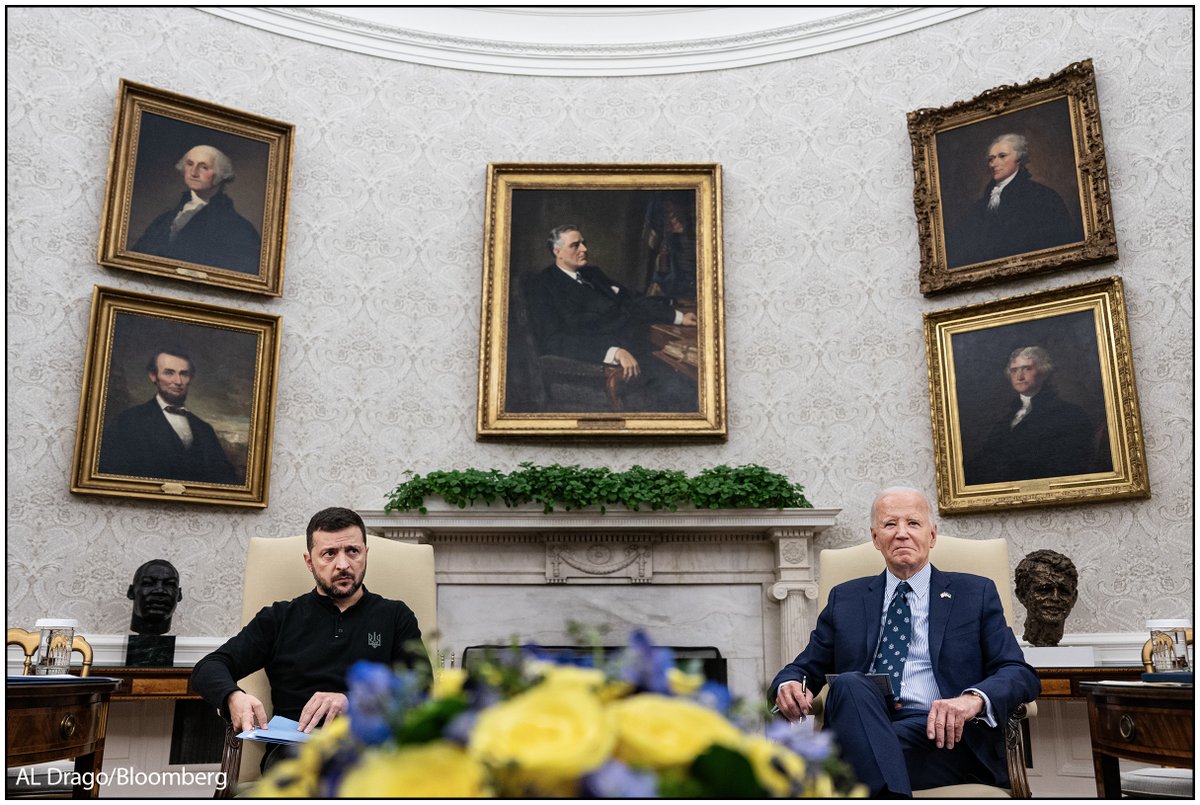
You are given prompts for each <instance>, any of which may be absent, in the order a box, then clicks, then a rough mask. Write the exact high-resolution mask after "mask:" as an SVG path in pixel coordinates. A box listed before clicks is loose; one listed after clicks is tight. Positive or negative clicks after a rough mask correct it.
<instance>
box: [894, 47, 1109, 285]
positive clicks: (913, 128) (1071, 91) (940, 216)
mask: <svg viewBox="0 0 1200 805" xmlns="http://www.w3.org/2000/svg"><path fill="white" fill-rule="evenodd" d="M1056 101H1060V102H1065V103H1066V105H1067V109H1068V113H1069V118H1070V126H1071V131H1070V138H1071V140H1072V146H1073V150H1074V161H1075V165H1074V174H1075V181H1076V184H1077V191H1078V196H1079V206H1080V210H1081V215H1082V225H1083V234H1084V236H1083V240H1082V241H1079V242H1075V243H1067V244H1063V245H1060V246H1056V247H1054V248H1047V249H1040V250H1037V251H1031V252H1024V253H1021V254H1013V255H1010V256H1005V257H1000V258H997V259H990V260H987V261H984V262H978V263H974V264H970V265H963V266H958V267H954V268H951V267H950V266H949V261H948V259H947V245H946V238H947V217H948V216H947V213H948V210H947V207H946V205H945V204H944V200H943V198H942V192H941V188H942V184H941V173H942V171H943V169H944V168H945V166H944V165H942V164H940V163H939V157H938V135H941V134H945V133H947V132H951V131H954V130H957V129H962V128H964V127H970V126H975V125H979V124H990V123H991V122H992V121H996V120H998V119H1000V118H1001V117H1002V116H1005V115H1008V114H1010V113H1016V112H1021V111H1023V110H1030V109H1032V108H1033V107H1036V106H1039V105H1041V104H1047V103H1053V102H1056ZM908 131H909V137H910V138H911V140H912V152H913V206H914V207H915V209H916V216H917V232H918V239H919V242H920V248H921V271H920V282H921V293H923V294H925V295H926V296H929V295H932V294H938V293H943V292H945V291H951V290H954V289H956V288H965V287H972V286H979V285H986V284H991V283H995V282H1002V281H1005V280H1010V279H1014V278H1016V277H1024V276H1028V275H1031V274H1040V273H1044V272H1049V271H1058V270H1061V269H1065V268H1071V267H1076V266H1082V265H1087V264H1089V263H1096V262H1102V261H1105V260H1115V259H1116V258H1117V235H1116V229H1115V227H1114V225H1113V212H1112V200H1111V196H1110V194H1109V186H1108V165H1107V162H1106V160H1105V156H1104V132H1103V130H1102V128H1101V125H1100V104H1099V101H1098V99H1097V95H1096V75H1095V72H1094V70H1093V68H1092V62H1091V60H1090V59H1087V60H1085V61H1081V62H1076V63H1075V64H1072V65H1070V66H1069V67H1067V68H1066V69H1064V70H1061V71H1059V72H1057V73H1055V74H1054V75H1052V76H1050V77H1048V78H1041V79H1036V80H1034V81H1030V82H1029V83H1027V84H1022V85H1015V84H1006V85H1004V86H1000V87H996V88H994V89H990V90H987V91H986V92H984V93H982V94H980V95H979V96H977V97H975V98H973V99H971V100H969V101H959V102H957V103H954V104H952V105H950V106H947V107H944V108H940V109H932V108H930V109H917V110H916V111H914V112H909V113H908ZM981 167H982V165H981Z"/></svg>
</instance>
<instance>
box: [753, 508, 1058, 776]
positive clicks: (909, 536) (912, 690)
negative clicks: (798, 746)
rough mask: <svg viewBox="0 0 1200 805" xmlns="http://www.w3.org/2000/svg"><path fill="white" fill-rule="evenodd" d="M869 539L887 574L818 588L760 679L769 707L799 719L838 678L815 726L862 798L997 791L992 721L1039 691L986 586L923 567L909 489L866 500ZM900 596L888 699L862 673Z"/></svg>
mask: <svg viewBox="0 0 1200 805" xmlns="http://www.w3.org/2000/svg"><path fill="white" fill-rule="evenodd" d="M871 541H872V542H873V543H874V545H875V547H876V548H877V549H878V550H879V551H880V552H881V553H882V554H883V558H884V562H885V563H886V565H887V570H886V571H884V572H883V573H882V574H880V575H879V576H874V577H869V578H862V579H855V580H854V581H849V582H846V583H845V584H839V585H838V586H836V587H834V588H833V589H832V590H831V591H830V593H829V602H828V604H827V605H826V607H825V609H824V611H822V612H821V614H820V616H819V617H818V618H817V625H816V628H815V629H814V630H813V633H812V635H811V636H810V638H809V643H808V647H807V648H805V649H804V651H802V652H801V653H800V655H799V656H798V657H796V659H795V660H793V661H792V662H791V663H789V664H788V665H787V666H785V667H784V669H783V670H782V671H780V672H779V674H777V675H776V677H775V680H774V681H773V682H772V683H771V695H772V696H773V697H774V700H775V705H776V707H778V708H779V711H780V712H781V713H782V714H783V715H784V716H785V717H786V718H788V719H789V720H795V719H799V718H800V717H801V716H803V715H807V714H808V712H809V710H810V709H811V707H812V701H813V698H814V697H815V696H816V695H817V694H818V693H819V692H820V691H821V689H822V688H823V687H824V686H825V684H826V675H827V674H832V673H838V674H839V676H838V677H837V679H836V680H834V681H833V682H832V683H831V684H830V690H829V696H828V699H827V701H826V704H825V723H826V726H827V728H829V729H831V730H832V731H833V733H834V735H835V736H836V740H837V742H838V744H839V745H840V746H841V748H842V754H843V757H844V758H845V759H846V760H847V762H849V763H850V765H851V766H853V767H854V770H855V773H856V774H857V775H858V778H859V780H860V781H861V782H862V783H863V784H865V785H866V786H867V788H868V789H869V791H870V795H871V796H876V797H877V796H902V797H903V796H911V795H912V791H913V789H914V788H934V787H937V786H942V785H954V784H957V783H968V782H979V783H986V784H989V785H1000V786H1004V785H1007V784H1008V772H1007V768H1006V765H1005V751H1004V729H1003V728H1004V722H1005V720H1006V719H1007V718H1008V715H1009V713H1010V712H1011V711H1013V710H1014V709H1015V708H1016V707H1017V706H1018V705H1020V704H1023V703H1025V702H1029V701H1032V700H1033V699H1035V698H1036V697H1037V695H1038V693H1039V692H1040V690H1041V685H1040V683H1039V682H1038V678H1037V673H1036V672H1035V671H1034V670H1033V668H1031V667H1030V666H1029V665H1027V664H1026V663H1025V660H1024V656H1023V655H1022V654H1021V649H1020V647H1019V646H1018V645H1017V639H1016V637H1015V636H1014V635H1013V632H1012V629H1011V628H1009V626H1008V624H1007V623H1006V622H1005V620H1004V610H1003V608H1002V606H1001V603H1000V596H999V594H998V593H997V592H996V587H995V585H994V584H993V583H992V582H991V580H989V579H985V578H982V577H979V576H973V575H970V574H967V573H943V572H941V571H940V570H938V569H937V568H935V567H934V566H933V565H931V564H930V563H929V553H930V550H931V549H932V548H933V546H934V544H935V543H936V542H937V526H936V525H935V524H934V522H933V515H932V509H931V507H930V505H929V501H928V499H927V498H926V497H925V495H924V494H922V493H921V492H918V491H917V490H915V489H907V488H899V487H893V488H889V489H885V490H883V491H882V492H880V493H879V495H878V496H876V498H875V502H874V504H873V505H872V506H871ZM897 591H898V592H899V594H897ZM900 597H903V598H904V599H905V603H906V604H907V606H906V608H905V609H904V616H903V617H904V618H905V619H910V620H911V638H910V639H909V647H908V648H907V649H906V650H905V652H904V653H906V654H907V657H906V658H904V659H902V660H900V661H899V664H898V665H897V668H898V671H897V672H896V675H897V679H896V680H895V681H894V682H893V689H894V690H895V691H897V694H896V695H895V696H894V700H893V699H888V698H885V695H884V693H883V692H882V691H881V689H880V688H879V687H877V686H875V685H874V684H873V683H872V681H871V680H870V679H868V678H867V676H866V674H867V673H868V672H871V671H872V670H873V669H875V670H879V666H878V665H877V663H878V662H885V661H886V660H883V659H880V660H876V657H877V656H879V655H881V654H886V653H887V649H886V647H885V646H884V640H883V639H882V629H883V627H884V622H885V618H887V619H889V622H890V619H891V618H892V615H893V613H894V611H895V610H894V608H893V607H894V604H895V602H896V600H897V598H900ZM885 602H887V603H888V609H887V610H886V611H885V609H884V604H885ZM909 610H911V613H910V612H909ZM897 620H899V619H897ZM899 628H900V629H905V630H907V624H905V625H902V626H900V627H899ZM891 631H892V628H891V627H889V629H888V632H889V636H890V633H891ZM889 703H890V704H889Z"/></svg>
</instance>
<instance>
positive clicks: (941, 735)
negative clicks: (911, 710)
mask: <svg viewBox="0 0 1200 805" xmlns="http://www.w3.org/2000/svg"><path fill="white" fill-rule="evenodd" d="M983 707H984V704H983V699H981V698H979V697H978V696H976V695H974V694H971V693H964V694H963V695H962V696H956V697H955V698H953V699H936V700H935V701H934V702H933V706H932V707H930V708H929V721H928V722H927V723H926V725H925V736H926V737H927V738H929V740H931V741H934V742H936V743H937V747H938V749H943V748H944V749H953V748H954V744H956V743H958V742H959V741H960V740H962V734H963V727H965V726H966V725H967V722H968V721H970V720H971V719H973V718H975V716H977V715H979V714H980V713H981V712H983Z"/></svg>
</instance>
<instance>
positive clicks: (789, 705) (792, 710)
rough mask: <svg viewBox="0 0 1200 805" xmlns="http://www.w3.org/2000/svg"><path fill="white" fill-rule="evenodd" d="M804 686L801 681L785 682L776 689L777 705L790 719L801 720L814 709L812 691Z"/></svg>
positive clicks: (785, 716) (784, 715)
mask: <svg viewBox="0 0 1200 805" xmlns="http://www.w3.org/2000/svg"><path fill="white" fill-rule="evenodd" d="M803 687H804V686H803V685H801V684H800V683H799V682H784V683H783V684H782V685H780V686H779V690H777V691H775V706H776V707H778V708H779V712H780V713H782V714H783V717H784V718H786V719H787V720H788V721H799V720H800V718H801V717H802V716H806V715H808V714H809V712H811V711H812V703H813V695H812V691H809V690H804V689H803Z"/></svg>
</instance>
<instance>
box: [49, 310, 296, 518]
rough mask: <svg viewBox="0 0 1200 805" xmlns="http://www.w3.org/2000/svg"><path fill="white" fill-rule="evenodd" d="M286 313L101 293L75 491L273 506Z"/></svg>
mask: <svg viewBox="0 0 1200 805" xmlns="http://www.w3.org/2000/svg"><path fill="white" fill-rule="evenodd" d="M279 328H280V318H279V317H278V316H272V315H267V314H262V313H251V312H246V311H241V310H233V309H230V308H224V307H217V306H216V305H209V304H204V303H200V302H189V301H185V300H182V299H167V298H164V297H159V296H151V295H149V294H142V293H134V292H132V291H123V290H117V289H115V288H104V287H97V288H96V289H95V290H94V292H93V294H92V313H91V323H90V326H89V332H88V346H87V357H86V360H85V363H84V383H83V390H82V393H81V397H80V403H79V428H78V431H77V434H76V442H75V456H74V462H73V463H74V467H73V470H72V477H71V491H72V492H75V493H79V494H87V495H112V496H118V497H136V498H150V499H155V500H186V501H190V502H193V503H221V504H228V505H234V506H256V507H259V508H265V507H266V505H267V497H268V488H269V481H270V466H271V433H272V429H273V425H274V408H275V386H276V378H277V375H278V366H279Z"/></svg>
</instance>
